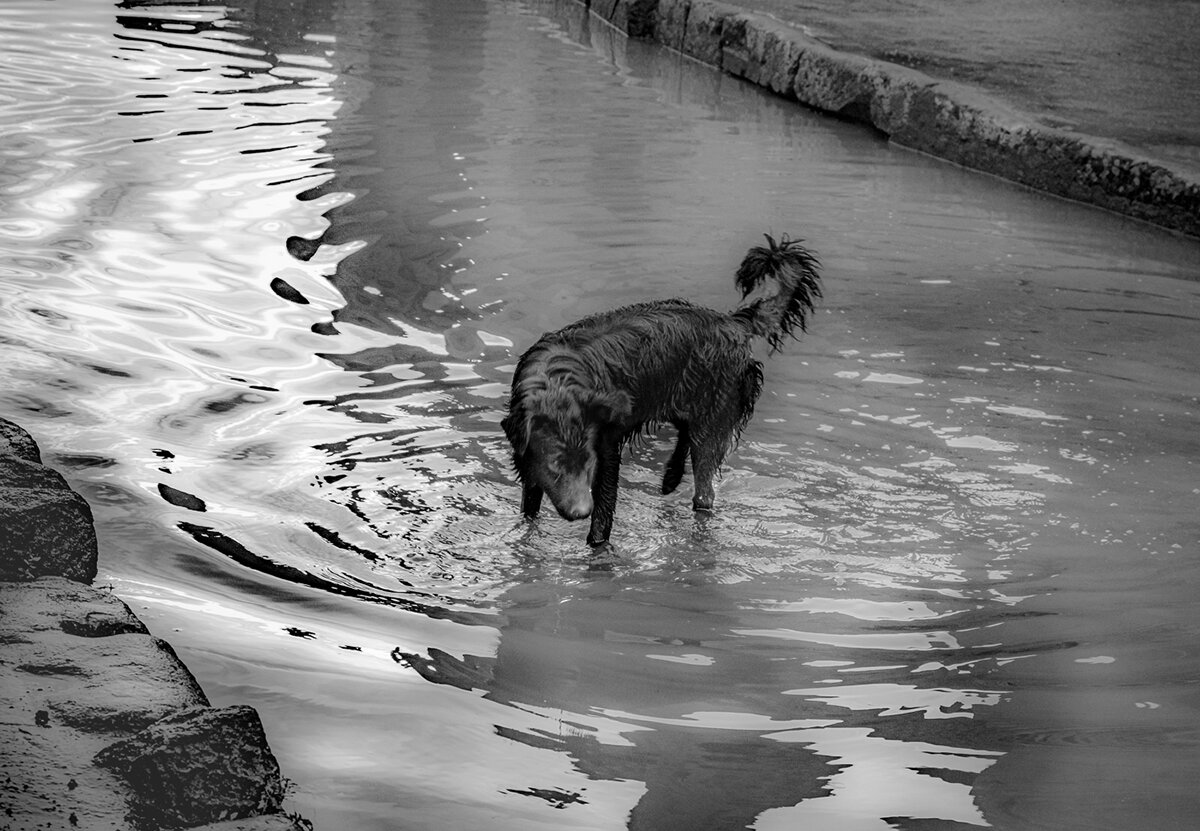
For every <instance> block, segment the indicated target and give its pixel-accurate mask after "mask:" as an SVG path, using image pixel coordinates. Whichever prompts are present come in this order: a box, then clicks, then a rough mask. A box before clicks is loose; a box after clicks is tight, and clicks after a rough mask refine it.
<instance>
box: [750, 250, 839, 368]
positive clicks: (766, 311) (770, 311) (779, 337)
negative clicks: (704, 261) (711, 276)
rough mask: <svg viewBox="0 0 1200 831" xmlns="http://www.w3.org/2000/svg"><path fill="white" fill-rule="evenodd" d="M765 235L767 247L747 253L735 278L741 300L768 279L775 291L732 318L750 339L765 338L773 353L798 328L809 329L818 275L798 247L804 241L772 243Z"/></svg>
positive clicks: (816, 263) (806, 252)
mask: <svg viewBox="0 0 1200 831" xmlns="http://www.w3.org/2000/svg"><path fill="white" fill-rule="evenodd" d="M764 236H766V238H767V245H766V246H762V245H757V246H755V247H754V248H751V249H750V250H749V251H748V252H747V253H746V257H745V259H743V260H742V264H741V265H740V266H738V270H737V274H736V275H735V277H734V279H735V281H736V283H737V286H738V288H739V289H741V290H742V300H743V301H744V300H745V299H746V298H747V297H748V296H749V295H750V294H752V293H753V292H754V291H755V290H756V289H758V288H759V287H760V286H761V285H762V284H763V283H764V282H765V281H766V280H767V278H771V279H773V280H774V281H775V282H776V283H777V284H778V291H777V292H776V293H775V294H773V295H768V296H766V297H760V298H758V299H757V300H754V301H753V302H750V303H743V305H741V306H740V307H738V309H737V310H736V311H735V312H734V313H733V316H734V317H735V318H737V319H738V320H740V321H742V322H743V324H744V325H745V326H746V328H747V329H748V330H749V331H750V334H751V336H752V337H759V338H766V339H767V343H768V344H770V347H771V351H772V352H775V351H776V350H778V349H779V347H780V345H781V344H782V343H783V339H784V338H785V337H787V336H791V337H798V335H797V334H796V331H795V330H796V327H797V326H799V327H800V331H801V332H805V331H807V330H808V327H807V318H808V315H809V314H811V313H812V311H813V300H815V299H816V298H819V297H821V275H820V274H818V273H817V268H818V267H819V266H820V262H819V261H818V260H817V258H816V256H815V255H814V254H813V253H812V252H811V251H809V250H808V249H806V248H805V247H804V246H803V245H801V244H800V243H801V242H803V240H790V239H788V238H787V236H786V235H784V236H783V237H781V238H780V240H779V242H775V240H774V239H772V238H771V236H770V235H769V234H764Z"/></svg>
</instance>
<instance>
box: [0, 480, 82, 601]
mask: <svg viewBox="0 0 1200 831" xmlns="http://www.w3.org/2000/svg"><path fill="white" fill-rule="evenodd" d="M96 557H97V548H96V530H95V528H94V527H93V526H92V509H91V508H90V507H88V504H87V502H86V501H85V500H84V499H83V497H82V496H80V495H79V494H77V493H75V492H74V491H71V490H67V489H60V488H22V487H0V580H34V579H36V578H38V577H44V576H54V577H66V578H68V579H70V580H77V581H79V582H81V583H90V582H91V581H92V580H93V579H94V578H95V576H96Z"/></svg>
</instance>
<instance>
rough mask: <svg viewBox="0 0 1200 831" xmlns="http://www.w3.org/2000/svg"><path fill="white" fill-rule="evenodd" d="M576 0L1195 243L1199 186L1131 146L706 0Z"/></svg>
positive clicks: (827, 106)
mask: <svg viewBox="0 0 1200 831" xmlns="http://www.w3.org/2000/svg"><path fill="white" fill-rule="evenodd" d="M578 2H581V3H583V4H584V5H585V6H587V7H588V8H589V9H590V10H591V11H592V13H594V14H596V15H597V16H599V17H601V18H603V19H604V20H606V21H608V22H609V23H611V24H612V25H613V26H615V27H617V28H618V29H620V30H621V31H623V32H625V33H626V34H628V35H630V36H631V37H638V38H646V39H652V40H656V41H658V42H659V43H662V44H664V45H665V46H668V47H670V48H671V49H674V50H676V51H678V52H681V53H682V54H684V55H687V56H689V57H692V58H695V59H696V60H698V61H701V62H702V63H705V64H708V65H710V66H714V67H717V68H719V69H722V70H724V71H726V72H728V73H729V74H731V75H735V76H737V77H740V78H745V79H746V80H748V81H751V82H753V83H755V84H758V85H760V86H763V87H766V88H767V89H770V90H771V91H773V92H775V93H777V94H779V95H782V96H784V97H786V98H790V99H792V100H794V101H798V102H800V103H802V104H805V105H807V106H810V107H813V108H815V109H818V110H821V111H824V112H828V113H832V114H834V115H837V116H839V117H842V118H846V119H848V120H851V121H855V122H859V123H862V124H866V125H868V126H870V127H872V128H874V129H876V130H878V131H880V132H881V133H883V134H884V135H886V136H887V137H888V138H889V139H891V140H892V141H894V142H896V143H897V144H900V145H903V146H905V147H909V148H912V149H914V150H919V151H921V152H923V153H928V154H930V155H932V156H937V157H939V158H942V159H946V160H948V161H952V162H954V163H956V164H960V165H962V166H964V167H968V168H972V169H974V170H979V171H983V172H986V173H991V174H994V175H997V176H1001V177H1003V178H1005V179H1009V180H1011V181H1014V182H1018V183H1020V184H1023V185H1027V186H1029V187H1031V188H1035V189H1037V190H1040V191H1044V192H1046V193H1050V194H1054V195H1055V196H1061V197H1064V198H1066V199H1071V200H1074V201H1077V202H1083V203H1086V204H1090V205H1096V206H1098V207H1101V208H1105V209H1107V210H1110V211H1114V212H1116V213H1120V214H1124V215H1127V216H1130V217H1134V218H1136V219H1140V220H1144V221H1146V222H1151V223H1154V224H1155V225H1159V226H1162V227H1164V228H1169V229H1171V230H1173V231H1179V232H1181V233H1184V234H1188V235H1191V236H1196V237H1200V178H1197V177H1196V176H1195V175H1194V174H1192V173H1189V172H1187V171H1184V170H1181V169H1179V168H1178V167H1176V166H1173V165H1170V164H1168V163H1166V162H1162V161H1158V160H1155V159H1153V158H1151V157H1149V156H1148V155H1146V154H1144V153H1142V152H1140V151H1138V150H1137V149H1135V148H1132V147H1129V146H1126V145H1123V144H1121V143H1119V142H1116V141H1110V140H1106V139H1101V138H1095V137H1092V136H1085V135H1081V134H1077V133H1071V132H1067V131H1065V130H1057V129H1055V128H1052V127H1047V126H1044V125H1041V124H1038V123H1037V122H1036V120H1035V119H1034V118H1033V117H1032V116H1030V115H1028V114H1025V113H1020V112H1017V111H1016V110H1013V109H1012V108H1010V107H1008V106H1007V105H1005V104H1003V103H1001V102H999V101H997V100H995V99H993V98H991V97H990V96H988V95H986V94H984V93H981V92H979V91H977V90H975V89H973V88H970V87H967V86H963V85H961V84H957V83H953V82H947V81H939V80H937V79H934V78H932V77H930V76H928V75H925V74H924V73H921V72H918V71H916V70H913V69H909V68H907V67H903V66H899V65H897V64H893V63H888V62H887V61H880V60H874V59H870V58H866V57H863V56H860V55H854V54H849V53H845V52H839V51H837V50H836V49H832V48H831V47H829V46H826V45H825V44H823V43H821V42H819V41H816V40H814V39H812V38H810V37H807V36H806V35H804V34H803V33H802V32H801V31H799V30H798V29H796V28H794V27H792V26H789V25H787V24H785V23H781V22H779V21H777V20H774V19H773V18H770V17H767V16H765V15H761V14H753V13H748V12H744V11H742V10H741V9H738V8H735V7H732V6H728V5H726V4H724V3H719V2H714V0H590V2H589V0H578Z"/></svg>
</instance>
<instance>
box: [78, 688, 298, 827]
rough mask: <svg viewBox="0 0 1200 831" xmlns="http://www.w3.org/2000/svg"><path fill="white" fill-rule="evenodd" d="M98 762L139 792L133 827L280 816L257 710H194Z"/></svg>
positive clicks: (279, 793)
mask: <svg viewBox="0 0 1200 831" xmlns="http://www.w3.org/2000/svg"><path fill="white" fill-rule="evenodd" d="M96 763H97V764H98V765H101V766H102V767H105V768H108V769H109V770H113V771H115V772H117V773H118V774H119V775H120V776H122V777H123V778H124V779H125V781H127V782H128V783H129V785H130V787H131V788H132V789H133V793H134V804H133V813H134V818H135V822H139V823H142V824H150V825H152V827H161V826H166V827H176V826H181V827H190V826H194V825H199V824H202V823H212V822H218V821H221V820H229V819H238V818H243V817H250V816H256V815H259V814H271V813H277V812H278V811H279V810H280V804H281V803H282V801H283V782H282V778H281V776H280V774H279V764H278V763H277V762H276V761H275V756H274V754H272V753H271V749H270V748H269V747H268V746H267V739H266V735H265V733H264V732H263V727H262V722H261V721H260V720H259V717H258V713H257V712H256V711H255V710H254V708H253V707H246V706H233V707H224V708H222V709H216V710H214V709H211V708H207V707H199V708H193V709H189V710H185V711H182V712H179V713H176V714H174V715H171V716H168V717H166V718H163V719H161V720H159V721H157V722H155V723H154V724H152V725H150V726H149V727H147V728H146V729H145V730H143V731H141V732H140V733H138V734H136V735H135V736H132V737H130V738H128V739H124V740H122V741H119V742H116V743H114V744H112V745H109V746H108V747H106V748H105V749H104V750H102V751H100V752H99V753H98V754H97V755H96Z"/></svg>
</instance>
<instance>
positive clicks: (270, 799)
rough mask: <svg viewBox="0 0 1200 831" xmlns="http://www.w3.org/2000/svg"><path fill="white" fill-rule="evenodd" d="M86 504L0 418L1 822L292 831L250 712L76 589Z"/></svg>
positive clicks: (104, 597)
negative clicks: (217, 697)
mask: <svg viewBox="0 0 1200 831" xmlns="http://www.w3.org/2000/svg"><path fill="white" fill-rule="evenodd" d="M95 575H96V535H95V531H94V529H93V527H92V515H91V511H90V510H89V509H88V507H87V503H86V502H84V500H83V499H82V497H80V496H79V495H78V494H76V493H75V492H73V491H72V490H70V488H69V487H68V486H67V483H66V481H65V480H63V478H62V477H61V476H60V475H59V474H58V473H57V472H55V471H53V470H50V469H49V468H46V467H44V466H42V464H41V455H40V453H39V451H38V448H37V444H36V443H35V442H34V441H33V439H32V438H31V437H30V436H29V434H28V433H26V432H25V431H24V430H22V429H21V428H20V427H18V426H17V425H15V424H13V423H12V422H9V421H5V420H4V419H0V646H2V647H3V649H2V651H0V695H2V698H3V701H4V704H5V708H4V710H3V711H2V714H0V827H3V828H4V829H5V831H18V829H34V828H37V829H62V831H71V830H72V829H79V828H86V829H100V828H108V829H131V831H142V830H143V829H151V828H153V829H158V828H166V827H170V828H204V829H209V830H210V831H221V829H224V831H237V829H241V830H242V831H285V829H293V831H303V829H311V827H312V826H311V825H310V824H309V823H308V822H307V821H306V820H303V819H301V818H299V817H291V816H285V815H284V814H283V813H282V807H281V802H282V799H283V784H282V777H281V776H280V772H279V765H278V763H277V762H276V760H275V757H274V755H273V754H272V753H271V749H270V747H269V746H268V744H267V740H266V736H265V734H264V732H263V729H262V723H261V722H260V721H259V718H258V713H257V712H255V711H254V710H253V709H252V708H250V707H237V706H235V707H225V708H214V707H211V706H210V705H209V702H208V699H207V698H206V697H205V695H204V691H203V690H202V689H201V688H200V685H199V684H198V683H197V682H196V679H195V678H194V677H193V676H192V674H191V673H190V672H189V671H188V669H187V667H185V666H184V665H183V663H182V662H181V661H180V660H179V658H178V657H177V656H176V654H175V652H174V650H173V649H171V647H170V645H169V644H168V643H166V642H165V641H162V640H159V639H158V638H155V637H154V636H152V635H151V634H150V633H149V631H148V630H147V629H146V627H145V625H144V624H143V623H142V622H141V621H140V620H138V618H137V616H136V615H134V614H133V612H132V611H130V609H129V607H128V606H126V605H125V604H124V603H123V602H121V601H120V600H119V599H118V598H116V597H115V596H114V595H112V594H111V593H109V592H107V591H103V590H101V589H97V588H94V587H93V586H91V585H89V584H90V583H91V581H92V580H93V579H94V577H95Z"/></svg>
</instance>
